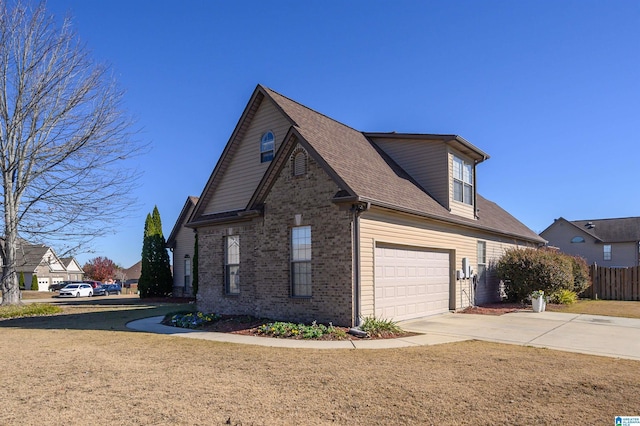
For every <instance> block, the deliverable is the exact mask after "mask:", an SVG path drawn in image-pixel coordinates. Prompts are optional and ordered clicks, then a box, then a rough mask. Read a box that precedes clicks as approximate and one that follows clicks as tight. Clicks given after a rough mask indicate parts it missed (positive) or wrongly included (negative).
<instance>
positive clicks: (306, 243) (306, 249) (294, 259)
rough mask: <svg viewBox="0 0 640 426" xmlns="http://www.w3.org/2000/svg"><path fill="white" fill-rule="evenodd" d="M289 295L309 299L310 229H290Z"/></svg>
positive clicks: (299, 227)
mask: <svg viewBox="0 0 640 426" xmlns="http://www.w3.org/2000/svg"><path fill="white" fill-rule="evenodd" d="M291 295H292V296H294V297H311V227H310V226H297V227H295V228H292V229H291Z"/></svg>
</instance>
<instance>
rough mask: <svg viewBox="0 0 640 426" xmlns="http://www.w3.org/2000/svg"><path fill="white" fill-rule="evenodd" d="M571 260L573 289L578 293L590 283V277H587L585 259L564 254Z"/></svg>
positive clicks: (587, 271) (587, 270)
mask: <svg viewBox="0 0 640 426" xmlns="http://www.w3.org/2000/svg"><path fill="white" fill-rule="evenodd" d="M565 256H567V257H568V258H569V259H570V260H571V265H572V270H573V288H572V289H571V290H573V291H574V292H575V293H576V294H580V293H582V292H583V291H585V290H586V289H587V287H589V286H590V285H591V277H589V266H588V265H587V261H586V260H584V258H582V257H580V256H569V255H565Z"/></svg>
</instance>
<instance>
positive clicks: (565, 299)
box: [549, 289, 578, 305]
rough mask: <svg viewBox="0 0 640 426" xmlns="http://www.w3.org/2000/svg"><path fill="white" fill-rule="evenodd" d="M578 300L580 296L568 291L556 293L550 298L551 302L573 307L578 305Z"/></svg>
mask: <svg viewBox="0 0 640 426" xmlns="http://www.w3.org/2000/svg"><path fill="white" fill-rule="evenodd" d="M577 300H578V295H577V294H576V292H575V291H571V290H566V289H562V290H558V291H556V292H555V293H553V294H552V295H551V297H550V298H549V302H551V303H558V304H560V305H572V304H574V303H576V301H577Z"/></svg>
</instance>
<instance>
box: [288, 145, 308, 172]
mask: <svg viewBox="0 0 640 426" xmlns="http://www.w3.org/2000/svg"><path fill="white" fill-rule="evenodd" d="M291 163H292V164H291V173H292V174H293V176H304V175H306V174H307V154H306V153H305V152H304V151H303V150H299V151H296V152H294V153H293V155H292V157H291Z"/></svg>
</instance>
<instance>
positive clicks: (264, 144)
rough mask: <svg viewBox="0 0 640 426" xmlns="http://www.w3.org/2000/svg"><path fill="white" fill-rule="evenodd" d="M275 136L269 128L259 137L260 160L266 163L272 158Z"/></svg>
mask: <svg viewBox="0 0 640 426" xmlns="http://www.w3.org/2000/svg"><path fill="white" fill-rule="evenodd" d="M275 141H276V138H275V136H274V135H273V132H272V131H271V130H269V131H268V132H265V133H264V134H263V135H262V137H261V138H260V162H261V163H266V162H269V161H271V160H273V152H274V148H275Z"/></svg>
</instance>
